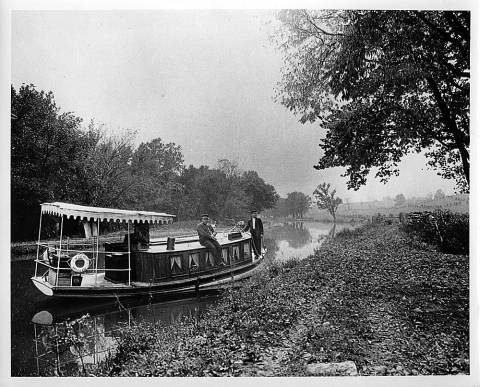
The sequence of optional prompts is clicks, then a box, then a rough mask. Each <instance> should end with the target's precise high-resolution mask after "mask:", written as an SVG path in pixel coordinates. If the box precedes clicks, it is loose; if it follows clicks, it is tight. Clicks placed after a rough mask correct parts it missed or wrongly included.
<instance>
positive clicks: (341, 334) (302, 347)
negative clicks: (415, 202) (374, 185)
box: [94, 225, 469, 376]
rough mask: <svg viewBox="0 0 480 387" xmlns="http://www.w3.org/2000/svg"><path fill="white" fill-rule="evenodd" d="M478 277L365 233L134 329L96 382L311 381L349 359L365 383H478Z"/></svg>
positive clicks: (395, 234) (463, 263) (460, 259)
mask: <svg viewBox="0 0 480 387" xmlns="http://www.w3.org/2000/svg"><path fill="white" fill-rule="evenodd" d="M468 272H469V270H468V257H465V256H454V255H445V254H441V253H438V252H435V251H431V250H424V249H423V248H422V247H418V246H417V245H415V244H412V243H410V241H409V238H408V237H407V236H405V235H404V234H403V233H401V232H399V230H398V227H397V226H393V225H392V226H388V227H385V226H372V225H369V226H365V227H363V228H362V229H360V230H357V231H356V232H355V233H354V234H350V235H347V236H344V235H340V236H337V238H335V239H331V240H329V241H328V242H327V243H325V244H324V245H323V246H322V247H321V248H320V249H319V250H318V251H317V252H316V253H315V255H314V256H311V257H309V258H306V259H303V260H298V261H295V260H290V261H287V262H286V263H285V264H280V263H276V262H269V263H268V264H267V265H266V268H265V270H264V271H263V272H261V273H259V274H258V275H257V276H255V277H254V278H251V279H250V280H248V281H246V282H244V283H243V284H242V287H240V288H238V289H236V288H229V289H227V290H226V291H225V292H224V294H223V295H222V297H221V299H220V300H219V301H218V303H216V305H214V306H212V307H211V308H210V310H209V311H208V312H207V313H206V314H205V315H203V316H201V317H200V318H198V319H184V320H182V321H180V322H177V323H176V324H173V325H171V326H169V327H160V326H157V327H154V328H152V329H146V328H145V327H143V328H139V329H137V328H133V329H132V332H130V333H129V335H130V338H129V339H128V342H127V345H126V346H125V347H124V348H126V349H128V351H127V352H125V351H123V354H122V355H121V356H120V357H118V358H114V359H112V361H109V362H108V363H105V364H103V365H102V366H101V367H99V368H98V369H97V370H96V371H95V372H94V373H95V374H96V375H98V376H106V375H121V376H229V375H231V376H253V375H257V376H293V375H295V376H305V375H307V371H306V366H307V365H308V364H309V363H316V362H331V361H334V362H336V361H344V360H352V361H354V362H355V364H356V365H357V368H358V370H359V373H360V374H361V375H378V374H381V375H419V374H420V375H429V374H459V373H468V372H469V358H468V356H469V309H468V296H469V287H468V281H469V275H468ZM112 363H114V364H115V367H112V366H111V364H112Z"/></svg>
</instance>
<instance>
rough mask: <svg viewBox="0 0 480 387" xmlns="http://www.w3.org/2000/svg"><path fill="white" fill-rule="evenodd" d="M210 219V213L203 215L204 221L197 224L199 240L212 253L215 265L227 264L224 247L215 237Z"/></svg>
mask: <svg viewBox="0 0 480 387" xmlns="http://www.w3.org/2000/svg"><path fill="white" fill-rule="evenodd" d="M209 220H210V217H209V216H208V214H203V215H202V222H201V223H199V224H198V225H197V233H198V241H199V242H200V244H201V245H202V246H205V247H206V248H207V250H208V251H210V252H211V253H212V255H213V259H214V261H215V265H218V266H225V263H224V262H223V260H222V247H221V246H220V243H218V241H217V238H215V235H216V232H215V230H214V229H213V227H212V226H211V225H210V224H208V222H209Z"/></svg>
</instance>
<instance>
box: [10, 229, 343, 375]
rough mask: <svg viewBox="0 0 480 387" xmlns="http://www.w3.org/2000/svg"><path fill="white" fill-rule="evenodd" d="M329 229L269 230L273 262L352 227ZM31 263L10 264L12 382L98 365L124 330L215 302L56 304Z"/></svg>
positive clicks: (209, 298) (194, 312)
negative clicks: (36, 282) (39, 282)
mask: <svg viewBox="0 0 480 387" xmlns="http://www.w3.org/2000/svg"><path fill="white" fill-rule="evenodd" d="M332 227H333V225H332V224H328V223H314V222H303V223H290V224H286V223H275V224H271V225H269V226H268V227H267V229H266V232H265V237H266V238H265V245H266V246H267V249H268V253H267V257H268V258H269V259H275V260H285V259H289V258H304V257H306V256H308V255H310V254H312V253H313V252H314V250H315V248H317V247H318V246H320V245H321V244H322V243H323V241H324V240H325V239H326V237H328V236H329V235H330V236H332V231H334V232H338V231H340V230H341V229H343V228H352V226H351V225H347V224H345V225H337V226H336V228H335V230H332ZM34 270H35V263H34V262H32V261H15V262H12V263H11V354H12V356H11V361H12V366H11V372H12V376H33V375H44V374H45V370H46V369H52V368H53V369H57V370H58V371H59V372H60V373H61V372H62V371H66V370H68V369H69V368H72V367H73V368H79V369H81V368H82V365H88V364H97V363H98V362H100V361H102V360H103V359H104V358H105V356H106V355H107V354H108V353H109V351H114V350H115V348H116V345H117V344H116V343H117V340H116V337H118V335H119V331H120V330H121V329H122V328H124V327H125V326H129V325H131V324H135V323H139V322H142V321H162V322H163V323H165V324H175V323H176V322H177V321H179V319H181V318H182V317H183V316H191V317H199V316H200V315H201V313H202V312H203V311H205V310H206V309H207V307H208V306H209V305H211V304H213V303H214V302H215V300H216V299H217V296H216V295H214V294H209V295H205V296H202V297H199V298H190V299H183V300H170V301H166V302H165V301H163V300H162V302H159V301H158V300H155V299H154V300H149V299H148V298H140V299H134V300H128V301H123V300H122V301H121V302H120V301H118V300H113V301H108V300H106V301H89V300H81V301H80V300H62V299H52V298H50V297H47V296H44V295H43V294H42V293H40V292H39V291H38V290H37V289H36V288H35V287H34V285H33V284H32V283H31V281H30V277H31V276H32V275H33V273H34Z"/></svg>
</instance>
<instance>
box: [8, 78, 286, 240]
mask: <svg viewBox="0 0 480 387" xmlns="http://www.w3.org/2000/svg"><path fill="white" fill-rule="evenodd" d="M11 93H12V95H11V108H12V113H11V126H12V130H11V178H12V179H11V205H12V207H11V210H12V223H11V227H12V240H13V241H17V240H29V239H34V238H35V237H36V235H37V232H38V219H39V210H40V203H43V202H52V201H65V202H72V203H76V204H84V205H91V206H100V207H114V208H127V209H141V210H150V211H162V212H168V213H172V214H175V215H177V218H178V219H193V218H198V217H199V215H200V214H201V213H203V212H208V213H209V214H210V215H211V217H213V218H215V219H225V218H235V219H238V218H240V217H242V218H243V217H246V216H248V211H249V210H250V209H251V208H253V207H255V208H256V209H258V210H260V211H261V210H263V209H267V208H272V207H273V206H274V205H275V203H276V201H277V200H278V195H277V193H276V191H275V188H274V187H273V186H272V185H270V184H267V183H266V182H265V181H264V180H263V179H262V178H261V177H260V176H259V175H258V174H257V172H255V171H241V170H240V169H239V167H238V165H237V164H236V163H235V162H233V161H230V160H226V159H224V160H219V161H218V165H217V166H216V167H215V168H210V167H208V166H204V165H202V166H200V167H198V168H197V167H194V166H192V165H190V166H188V167H187V166H186V165H185V164H184V159H183V154H182V149H181V147H180V146H179V145H176V144H174V143H164V142H162V140H161V139H160V138H156V139H154V140H152V141H150V142H146V143H142V144H140V145H139V146H138V147H135V146H134V144H133V140H134V137H135V134H134V133H132V132H125V133H124V134H122V135H111V134H107V131H106V130H105V128H104V127H103V126H102V125H98V124H95V123H94V122H93V121H92V122H90V124H89V125H88V127H87V128H84V127H83V126H82V119H81V118H79V117H76V116H75V115H74V114H72V113H68V112H61V111H60V109H59V107H57V106H56V104H55V100H54V96H53V93H52V92H49V93H46V92H44V91H38V90H36V88H35V86H33V85H22V86H21V87H20V88H19V89H18V90H15V88H14V87H13V86H12V88H11Z"/></svg>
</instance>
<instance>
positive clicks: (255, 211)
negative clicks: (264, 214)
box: [250, 210, 258, 214]
mask: <svg viewBox="0 0 480 387" xmlns="http://www.w3.org/2000/svg"><path fill="white" fill-rule="evenodd" d="M254 212H258V211H257V210H252V211H250V213H251V214H253V213H254Z"/></svg>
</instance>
